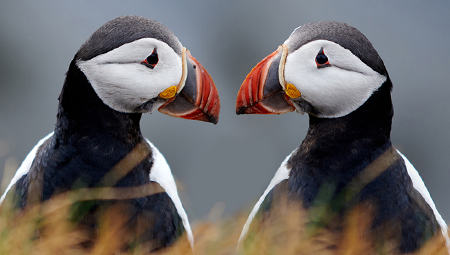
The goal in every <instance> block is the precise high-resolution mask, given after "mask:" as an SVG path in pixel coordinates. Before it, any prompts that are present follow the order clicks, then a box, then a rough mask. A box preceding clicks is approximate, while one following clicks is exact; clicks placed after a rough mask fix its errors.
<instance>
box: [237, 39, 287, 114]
mask: <svg viewBox="0 0 450 255" xmlns="http://www.w3.org/2000/svg"><path fill="white" fill-rule="evenodd" d="M282 55H283V47H282V46H280V47H279V48H278V50H276V51H275V52H273V53H272V54H270V55H269V56H267V57H266V58H264V59H263V60H262V61H261V62H259V63H258V64H257V65H256V66H255V67H254V68H253V69H252V71H251V72H250V73H249V74H248V75H247V77H246V78H245V80H244V82H243V83H242V85H241V88H240V89H239V92H238V95H237V99H236V114H282V113H287V112H292V111H294V110H295V108H294V107H293V106H292V105H291V103H290V102H289V99H288V97H287V96H286V94H285V92H284V90H283V87H282V86H281V84H280V79H279V68H280V66H281V67H282V68H284V61H282ZM280 61H281V62H282V63H281V65H280ZM282 78H283V81H284V77H282Z"/></svg>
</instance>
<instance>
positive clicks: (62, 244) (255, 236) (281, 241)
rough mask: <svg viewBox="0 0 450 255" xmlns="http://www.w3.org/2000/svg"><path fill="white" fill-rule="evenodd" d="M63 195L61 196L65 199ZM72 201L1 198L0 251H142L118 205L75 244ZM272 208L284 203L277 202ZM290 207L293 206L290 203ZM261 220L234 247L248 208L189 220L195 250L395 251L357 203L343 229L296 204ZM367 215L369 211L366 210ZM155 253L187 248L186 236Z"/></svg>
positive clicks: (245, 254) (13, 254)
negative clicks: (318, 224) (319, 223)
mask: <svg viewBox="0 0 450 255" xmlns="http://www.w3.org/2000/svg"><path fill="white" fill-rule="evenodd" d="M69 197H70V196H66V197H65V199H69ZM70 205H71V202H70V201H66V200H64V199H61V197H59V198H58V199H53V200H50V201H47V202H46V203H44V204H41V205H39V206H33V207H30V208H27V210H25V211H22V212H17V211H15V210H13V209H11V206H10V204H8V203H4V204H3V205H2V208H1V211H0V216H1V217H0V254H10V255H21V254H36V255H50V254H64V255H66V254H67V255H72V254H73V255H75V254H92V255H109V254H134V255H139V254H144V253H143V252H142V251H141V250H140V247H139V246H136V247H134V249H131V250H127V251H121V250H120V247H123V245H124V243H125V242H126V241H127V238H125V237H126V236H127V233H125V232H124V231H122V226H123V225H124V224H125V220H126V219H124V218H123V217H122V215H123V214H122V213H121V212H120V210H121V209H120V208H116V207H112V208H111V209H110V210H108V211H107V212H106V213H105V214H104V216H103V217H102V221H101V223H100V227H99V230H98V237H97V238H96V239H95V242H94V244H93V246H91V247H90V248H89V249H88V250H87V249H84V248H83V247H82V246H81V245H80V244H81V243H83V242H86V241H87V240H88V237H87V236H86V235H85V233H84V232H83V230H82V229H78V228H77V225H76V224H74V223H73V222H71V221H69V220H68V216H67V215H68V214H69V209H70ZM277 208H283V207H282V206H279V207H277ZM290 208H292V207H290ZM271 214H272V215H271V216H275V217H270V218H268V219H267V220H266V221H265V223H264V224H263V225H260V226H256V227H252V228H251V230H250V232H249V236H248V238H247V239H246V241H245V242H244V243H243V244H242V245H241V246H240V247H239V249H236V244H237V241H238V238H239V235H240V231H241V229H242V226H243V225H244V222H245V220H246V217H247V214H246V213H245V214H244V213H243V214H238V215H235V216H234V217H231V218H227V219H218V220H216V221H209V220H204V221H199V222H196V223H194V225H193V230H194V236H195V254H200V255H203V254H211V255H212V254H214V255H229V254H242V255H253V254H255V255H256V254H258V255H265V254H286V255H289V254H300V255H301V254H313V255H322V254H324V255H325V254H342V255H352V254H368V255H370V254H386V255H391V254H396V252H395V249H394V247H395V242H385V243H380V242H376V241H374V240H372V238H371V237H370V236H369V235H367V231H365V230H367V229H368V226H369V225H370V223H371V221H370V218H371V217H370V212H369V211H368V210H367V208H365V207H363V206H359V207H356V209H354V210H353V211H352V212H351V213H350V214H349V216H348V218H347V219H346V220H345V221H344V224H343V226H344V227H343V229H342V233H344V234H343V235H338V234H336V232H335V231H333V228H332V227H331V228H326V229H323V228H322V229H321V228H319V229H318V228H305V227H303V226H305V222H306V221H307V219H308V217H307V215H306V214H305V213H304V212H303V211H301V210H292V209H289V208H288V209H286V208H284V209H277V210H274V211H272V212H271ZM368 215H369V216H368ZM156 254H165V255H169V254H170V255H171V254H177V255H178V254H180V255H183V254H192V251H191V248H190V246H189V244H188V242H187V239H186V238H181V239H180V241H179V242H177V243H176V244H175V245H173V246H172V247H170V248H168V249H165V250H162V251H159V252H158V253H156ZM415 254H417V255H438V254H439V255H444V254H446V255H447V250H446V247H445V241H444V239H443V238H442V237H440V236H437V237H435V238H434V239H432V240H430V241H429V242H428V243H427V244H426V245H424V247H423V248H422V249H421V250H420V251H418V252H416V253H415Z"/></svg>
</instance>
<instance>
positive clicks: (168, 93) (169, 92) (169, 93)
mask: <svg viewBox="0 0 450 255" xmlns="http://www.w3.org/2000/svg"><path fill="white" fill-rule="evenodd" d="M176 94H177V86H170V87H168V88H167V89H165V90H164V91H163V92H161V93H159V97H161V98H172V97H174V96H175V95H176Z"/></svg>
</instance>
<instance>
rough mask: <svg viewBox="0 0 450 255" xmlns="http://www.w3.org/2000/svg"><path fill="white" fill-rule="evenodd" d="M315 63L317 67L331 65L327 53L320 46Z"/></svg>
mask: <svg viewBox="0 0 450 255" xmlns="http://www.w3.org/2000/svg"><path fill="white" fill-rule="evenodd" d="M316 65H317V68H324V67H328V66H331V64H330V61H328V57H327V55H325V53H324V52H323V48H320V51H319V53H317V56H316Z"/></svg>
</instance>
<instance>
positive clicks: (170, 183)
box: [145, 139, 194, 247]
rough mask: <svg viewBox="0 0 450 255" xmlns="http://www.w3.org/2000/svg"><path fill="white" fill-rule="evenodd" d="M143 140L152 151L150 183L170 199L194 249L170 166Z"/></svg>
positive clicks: (187, 220) (151, 145)
mask: <svg viewBox="0 0 450 255" xmlns="http://www.w3.org/2000/svg"><path fill="white" fill-rule="evenodd" d="M145 140H146V141H147V143H148V145H150V147H151V150H152V159H151V160H152V161H153V165H152V169H151V170H150V181H153V182H157V183H158V184H159V185H161V187H162V188H163V189H164V190H165V192H166V193H167V195H168V196H169V197H170V199H171V200H172V202H173V204H174V205H175V208H176V209H177V212H178V215H179V216H180V217H181V219H182V221H183V226H184V229H185V230H186V233H187V238H188V240H189V243H190V244H191V247H194V235H193V234H192V229H191V226H190V224H189V219H188V216H187V214H186V211H185V210H184V207H183V204H182V203H181V200H180V197H179V195H178V189H177V185H176V183H175V179H174V177H173V175H172V171H171V170H170V166H169V164H168V163H167V161H166V159H165V158H164V155H163V154H162V153H161V152H160V151H159V150H158V148H156V146H155V145H153V143H152V142H150V140H148V139H145Z"/></svg>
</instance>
